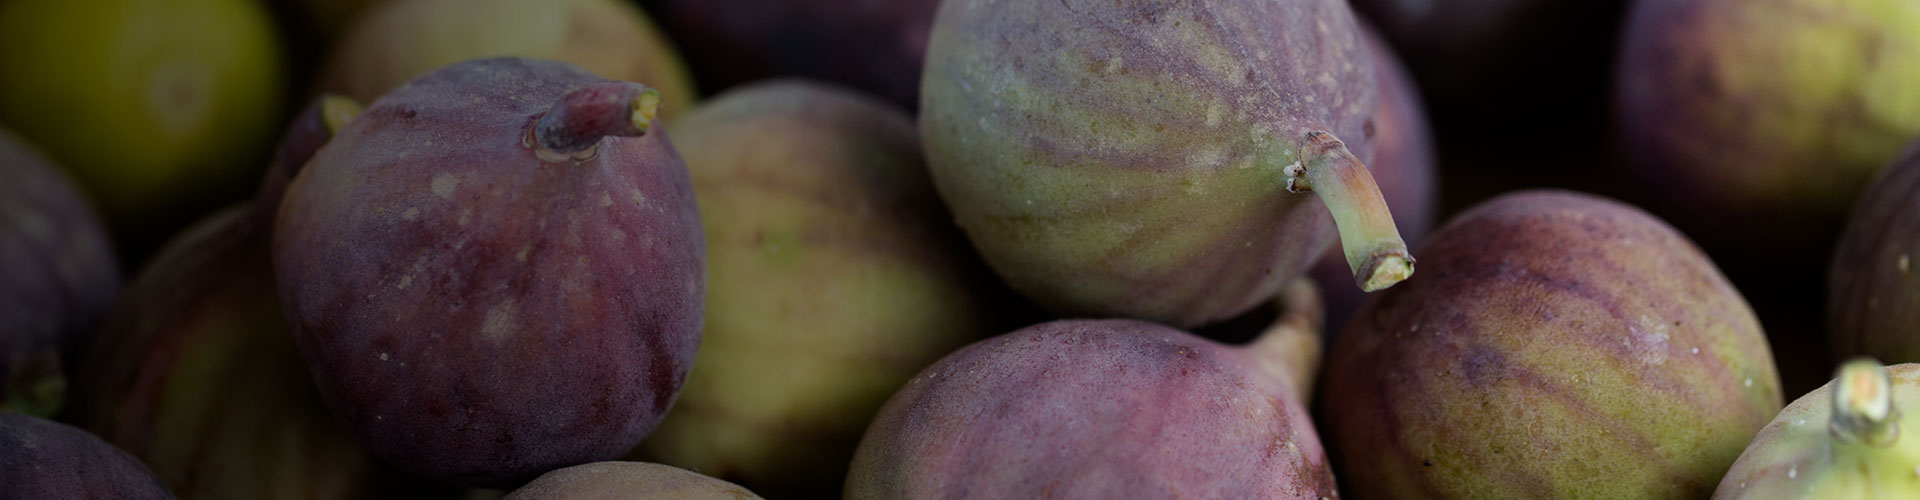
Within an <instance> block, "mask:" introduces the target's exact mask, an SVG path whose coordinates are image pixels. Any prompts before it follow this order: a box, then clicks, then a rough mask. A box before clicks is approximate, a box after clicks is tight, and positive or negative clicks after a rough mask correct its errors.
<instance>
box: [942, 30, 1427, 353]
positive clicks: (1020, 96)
mask: <svg viewBox="0 0 1920 500" xmlns="http://www.w3.org/2000/svg"><path fill="white" fill-rule="evenodd" d="M1362 43H1363V42H1362V41H1361V36H1360V33H1359V31H1358V29H1356V28H1355V25H1354V20H1353V16H1352V13H1351V12H1350V11H1349V10H1348V8H1347V6H1346V4H1345V3H1344V2H1338V1H1332V0H1286V1H1279V2H1255V1H1243V0H1233V1H1221V2H1203V3H1176V4H1168V3H1162V2H1150V1H1144V0H1139V1H1135V0H1124V1H1119V2H1085V1H1067V2H1025V1H1002V0H957V1H950V2H946V3H944V4H942V6H941V10H940V12H939V14H938V15H937V16H936V17H935V22H934V30H933V35H932V38H931V41H930V42H929V44H928V49H927V50H928V52H927V66H926V71H925V76H924V77H923V80H922V84H921V95H920V104H921V106H920V112H921V115H920V128H921V133H922V139H923V142H924V145H925V147H926V149H927V160H928V164H929V165H930V167H931V168H932V171H933V177H934V182H935V184H936V186H937V187H938V189H939V191H940V194H941V197H942V198H943V199H944V200H945V201H946V202H947V205H948V207H949V208H951V209H952V210H953V212H954V215H955V217H956V220H957V221H958V222H959V224H960V226H961V227H962V228H963V229H964V230H965V231H966V232H967V234H968V237H969V238H970V239H971V241H972V242H973V244H974V246H975V248H977V249H978V250H979V252H980V253H981V255H982V256H983V257H984V258H985V259H986V261H987V262H988V263H989V264H991V265H992V266H993V268H994V270H995V271H996V272H997V273H998V274H999V275H1000V276H1001V277H1002V278H1004V279H1005V280H1006V282H1007V283H1008V284H1010V285H1011V286H1012V287H1013V288H1014V289H1016V290H1018V291H1020V292H1021V293H1023V294H1025V295H1026V296H1028V297H1030V298H1032V299H1034V300H1035V301H1037V302H1039V303H1041V304H1042V305H1045V306H1047V307H1049V308H1051V309H1052V310H1053V311H1054V312H1055V313H1057V314H1061V315H1068V316H1092V317H1107V316H1121V317H1134V318H1141V319H1148V320H1153V321H1158V322H1162V323H1166V324H1170V325H1173V326H1182V327H1191V326H1198V325H1202V324H1207V323H1212V322H1215V321H1219V320H1222V319H1225V318H1228V317H1231V316H1233V315H1235V314H1238V313H1241V312H1244V311H1246V310H1248V309H1249V308H1251V307H1252V306H1253V305H1254V304H1256V303H1258V302H1260V301H1263V300H1266V299H1269V298H1271V297H1273V295H1274V294H1275V293H1276V292H1278V291H1279V289H1280V288H1281V286H1282V285H1284V284H1286V283H1287V282H1289V281H1291V280H1292V279H1293V278H1296V277H1299V276H1301V275H1302V274H1303V273H1304V272H1305V270H1306V269H1307V268H1308V267H1309V266H1311V265H1312V264H1313V262H1314V261H1316V260H1318V259H1319V258H1320V256H1321V255H1322V253H1323V252H1325V251H1326V249H1327V248H1329V246H1330V245H1332V244H1333V242H1334V241H1335V239H1336V237H1337V238H1338V239H1339V240H1340V241H1341V242H1342V248H1343V249H1344V255H1345V256H1346V259H1347V263H1348V265H1349V266H1350V269H1349V271H1350V275H1351V276H1352V277H1353V278H1352V279H1351V282H1352V284H1357V285H1359V286H1361V287H1362V288H1366V289H1379V288H1384V287H1386V286H1390V285H1391V284H1392V283H1394V282H1397V281H1398V280H1400V279H1403V278H1404V277H1405V276H1407V275H1409V274H1411V273H1412V271H1413V266H1412V260H1411V259H1412V257H1410V256H1408V255H1407V253H1406V250H1405V245H1404V243H1402V242H1401V241H1400V238H1399V236H1398V234H1397V233H1396V232H1395V230H1394V226H1393V221H1392V219H1391V217H1390V214H1389V213H1388V210H1387V208H1386V205H1385V203H1384V202H1382V201H1381V198H1380V192H1379V189H1378V187H1377V186H1375V185H1374V181H1373V179H1372V177H1370V175H1369V174H1368V173H1367V170H1366V167H1365V166H1364V164H1363V163H1362V161H1364V160H1366V159H1367V156H1368V155H1369V152H1368V151H1367V150H1366V149H1365V148H1362V147H1361V146H1365V144H1366V142H1365V141H1364V140H1363V138H1364V137H1365V130H1364V129H1365V124H1366V121H1367V119H1368V117H1369V116H1370V114H1371V112H1372V109H1373V107H1374V105H1375V103H1376V99H1375V97H1374V81H1373V73H1372V69H1371V63H1370V61H1369V59H1368V58H1367V55H1366V53H1365V52H1364V51H1365V50H1366V49H1365V48H1364V47H1363V46H1362ZM1343 140H1344V141H1348V142H1346V143H1343V142H1342V141H1343ZM1349 144H1351V145H1352V147H1353V148H1354V149H1351V150H1350V149H1349ZM1308 191H1311V192H1310V193H1309V192H1308ZM1329 213H1331V214H1332V216H1333V217H1332V219H1331V220H1329V219H1328V218H1327V214H1329ZM1336 226H1337V228H1338V232H1337V233H1336V231H1335V229H1336ZM1349 286H1352V285H1349Z"/></svg>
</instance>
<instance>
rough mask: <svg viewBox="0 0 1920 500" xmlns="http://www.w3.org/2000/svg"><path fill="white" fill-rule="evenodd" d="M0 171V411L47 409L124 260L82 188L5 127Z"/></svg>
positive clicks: (58, 396) (57, 399) (109, 301)
mask: <svg viewBox="0 0 1920 500" xmlns="http://www.w3.org/2000/svg"><path fill="white" fill-rule="evenodd" d="M0 179H5V181H4V182H0V410H13V411H18V412H24V413H28V414H33V415H38V416H42V417H49V416H52V415H54V414H55V413H56V412H57V411H59V409H60V406H61V404H62V401H63V400H65V399H66V392H67V384H68V381H69V378H70V377H69V376H70V374H69V373H68V372H69V371H70V370H71V369H72V366H71V364H70V363H71V362H72V361H74V359H73V357H74V355H75V354H76V352H75V351H76V350H77V349H80V348H81V347H82V346H83V345H85V344H86V342H87V339H88V338H90V337H92V336H93V334H94V330H96V329H98V328H99V327H100V321H101V318H103V317H105V316H106V314H107V310H108V309H109V308H111V307H112V306H113V300H114V296H115V295H116V294H118V293H119V292H120V266H119V265H118V264H117V261H115V260H114V256H113V244H112V241H110V239H109V238H108V236H107V231H106V228H105V227H103V226H102V225H101V221H100V218H99V217H98V216H97V215H95V212H94V210H93V206H92V205H90V204H89V202H88V199H87V197H86V195H85V194H82V193H81V191H80V189H79V188H78V187H76V186H74V184H73V183H72V182H71V181H70V180H68V178H67V176H66V174H64V173H62V172H61V170H60V169H59V167H56V166H54V164H53V161H52V160H50V159H48V158H47V157H46V155H44V154H41V153H40V151H39V150H37V149H34V147H33V146H31V145H29V144H27V143H26V142H24V141H22V140H21V139H20V138H19V137H17V136H14V135H13V134H12V133H11V132H8V131H7V130H5V129H0Z"/></svg>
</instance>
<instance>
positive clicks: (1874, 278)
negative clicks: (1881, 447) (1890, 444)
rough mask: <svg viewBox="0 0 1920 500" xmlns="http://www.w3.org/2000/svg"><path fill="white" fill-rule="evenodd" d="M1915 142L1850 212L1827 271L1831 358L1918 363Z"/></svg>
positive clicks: (1919, 231) (1919, 158)
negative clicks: (1858, 357) (1915, 267)
mask: <svg viewBox="0 0 1920 500" xmlns="http://www.w3.org/2000/svg"><path fill="white" fill-rule="evenodd" d="M1917 202H1920V141H1915V142H1914V143H1913V144H1912V145H1911V146H1908V148H1907V150H1906V152H1905V153H1901V155H1900V157H1899V158H1898V159H1895V160H1894V161H1893V164H1892V166H1889V167H1887V169H1886V170H1884V171H1882V172H1881V173H1880V176H1879V177H1878V178H1877V179H1875V180H1874V181H1873V184H1871V185H1870V186H1869V187H1868V188H1867V191H1866V193H1864V194H1862V195H1861V197H1860V203H1859V204H1858V205H1855V206H1854V209H1853V214H1852V215H1851V216H1849V217H1850V218H1849V219H1848V221H1847V226H1846V230H1845V231H1844V232H1843V233H1841V236H1840V245H1839V247H1838V248H1836V249H1835V250H1834V252H1833V264H1832V267H1831V268H1830V270H1829V271H1828V273H1827V290H1828V295H1827V340H1828V342H1829V343H1830V345H1832V347H1833V354H1834V355H1836V356H1855V355H1865V356H1872V357H1874V358H1875V359H1879V360H1882V361H1886V362H1888V363H1913V362H1920V332H1915V331H1914V329H1913V327H1914V325H1916V324H1920V281H1916V280H1915V279H1914V278H1913V271H1914V264H1916V262H1914V261H1915V259H1916V258H1920V203H1917Z"/></svg>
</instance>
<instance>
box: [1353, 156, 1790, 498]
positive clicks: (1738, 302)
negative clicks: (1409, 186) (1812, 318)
mask: <svg viewBox="0 0 1920 500" xmlns="http://www.w3.org/2000/svg"><path fill="white" fill-rule="evenodd" d="M1420 251H1421V256H1422V259H1423V264H1424V266H1425V269H1424V270H1423V271H1422V274H1420V275H1418V276H1416V277H1414V278H1412V279H1410V280H1408V281H1407V282H1405V283H1402V284H1400V285H1398V286H1396V287H1394V288H1392V289H1389V290H1387V291H1385V292H1384V293H1383V294H1382V295H1381V296H1379V297H1377V298H1375V299H1374V300H1373V301H1370V302H1368V303H1367V304H1366V305H1365V306H1363V307H1362V309H1361V311H1360V313H1359V315H1358V316H1356V317H1355V318H1354V320H1353V323H1351V324H1349V326H1348V327H1347V330H1346V331H1345V332H1342V333H1341V335H1340V336H1339V338H1338V339H1336V341H1335V345H1334V347H1333V349H1332V350H1331V351H1330V352H1329V354H1328V357H1329V360H1328V365H1327V371H1326V373H1325V374H1324V378H1323V379H1322V380H1323V381H1324V382H1325V383H1324V385H1323V386H1322V388H1321V390H1320V391H1319V392H1320V393H1321V394H1323V395H1324V396H1323V398H1324V399H1323V401H1322V407H1321V409H1322V413H1321V415H1320V418H1319V421H1320V422H1323V423H1324V425H1325V426H1326V427H1325V429H1326V431H1327V435H1328V443H1329V450H1330V451H1329V453H1330V454H1331V455H1332V456H1333V458H1334V460H1335V464H1336V466H1337V468H1336V470H1338V471H1339V472H1340V478H1341V480H1342V488H1343V490H1344V491H1345V492H1346V493H1347V494H1348V496H1349V497H1351V498H1609V499H1611V498H1646V499H1657V498H1700V497H1704V496H1706V495H1707V494H1708V493H1710V492H1711V490H1712V488H1713V487H1714V485H1715V484H1717V483H1718V480H1719V478H1720V476H1721V474H1723V473H1724V472H1725V471H1726V470H1727V467H1728V466H1729V465H1730V464H1732V463H1733V461H1734V459H1735V458H1736V457H1738V456H1739V454H1740V450H1741V449H1743V448H1744V447H1745V445H1746V443H1747V442H1748V441H1749V440H1750V439H1751V438H1752V437H1753V435H1754V433H1755V432H1756V431H1758V430H1759V429H1760V427H1761V426H1762V425H1765V423H1766V422H1767V420H1768V419H1769V418H1771V417H1772V416H1773V415H1774V414H1775V413H1776V412H1778V411H1779V408H1780V405H1781V394H1780V388H1779V387H1780V382H1779V380H1778V377H1777V375H1776V373H1775V369H1774V366H1773V361H1772V356H1771V354H1770V353H1769V351H1768V347H1767V342H1766V339H1765V337H1764V335H1763V333H1762V332H1761V330H1760V326H1759V324H1758V321H1757V320H1756V319H1755V317H1754V313H1753V311H1752V310H1751V309H1750V308H1749V307H1748V306H1747V304H1746V302H1745V301H1744V299H1742V298H1741V296H1740V295H1739V293H1738V292H1737V291H1735V290H1734V289H1733V288H1732V287H1731V286H1730V285H1728V283H1727V281H1726V279H1725V278H1724V277H1722V276H1721V275H1720V273H1719V271H1717V270H1716V269H1715V268H1714V266H1713V263H1712V262H1711V261H1709V260H1708V259H1707V258H1706V257H1705V256H1704V255H1702V254H1701V253H1700V251H1699V250H1698V249H1697V248H1696V247H1694V246H1693V245H1692V244H1691V243H1690V242H1688V241H1687V240H1686V239H1685V237H1683V236H1682V235H1681V234H1680V233H1678V232H1676V231H1674V230H1673V229H1672V228H1671V227H1669V226H1667V225H1666V224H1665V223H1663V222H1661V221H1660V220H1659V219H1656V218H1654V217H1652V216H1650V215H1648V214H1647V213H1645V212H1643V211H1641V210H1639V209H1637V208H1634V207H1632V206H1629V205H1625V204H1622V203H1619V202H1615V201H1611V200H1606V199H1602V198H1597V197H1592V196H1588V195H1582V194H1574V193H1567V192H1558V191H1534V192H1522V193H1516V194H1508V195H1504V196H1501V197H1498V198H1495V199H1493V200H1490V201H1487V202H1484V203H1482V204H1481V205H1479V206H1477V207H1475V208H1472V209H1469V210H1468V211H1467V212H1465V213H1463V214H1461V215H1460V216H1458V217H1457V218H1455V219H1454V220H1453V221H1452V222H1450V223H1448V224H1447V225H1446V226H1444V227H1442V228H1441V229H1440V230H1438V231H1437V232H1436V233H1434V234H1433V235H1431V236H1430V237H1429V238H1428V239H1427V241H1426V243H1425V244H1424V245H1423V246H1422V248H1421V250H1420Z"/></svg>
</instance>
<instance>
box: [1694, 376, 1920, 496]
mask: <svg viewBox="0 0 1920 500" xmlns="http://www.w3.org/2000/svg"><path fill="white" fill-rule="evenodd" d="M1915 426H1920V365H1916V364H1912V363H1907V364H1900V365H1894V366H1882V365H1880V362H1878V361H1874V360H1872V359H1871V358H1862V359H1855V360H1850V361H1848V362H1846V363H1844V364H1842V365H1841V367H1840V369H1839V373H1838V374H1837V375H1836V376H1835V378H1834V380H1833V382H1831V383H1828V384H1827V385H1824V386H1821V387H1820V388H1819V389H1815V390H1814V391H1813V392H1809V393H1807V395H1805V396H1801V397H1800V399H1796V400H1794V401H1793V404H1789V405H1787V407H1786V409H1783V410H1780V415H1779V416H1776V417H1774V419H1773V421H1772V422H1770V423H1768V424H1767V426H1766V427H1765V428H1762V429H1760V435H1759V436H1756V437H1754V438H1753V444H1751V445H1749V446H1748V447H1747V451H1746V452H1745V453H1743V454H1741V455H1740V460H1738V461H1736V462H1734V463H1733V468H1732V469H1731V470H1728V471H1727V474H1726V477H1725V478H1723V479H1721V480H1720V488H1719V489H1718V490H1715V491H1714V492H1713V498H1714V499H1715V500H1735V499H1739V500H1760V499H1805V500H1813V499H1823V498H1887V499H1892V498H1920V438H1916V437H1914V436H1913V435H1912V434H1913V430H1914V429H1915Z"/></svg>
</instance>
